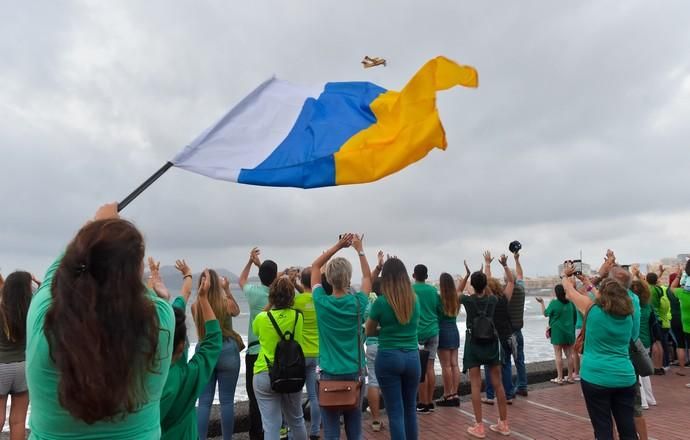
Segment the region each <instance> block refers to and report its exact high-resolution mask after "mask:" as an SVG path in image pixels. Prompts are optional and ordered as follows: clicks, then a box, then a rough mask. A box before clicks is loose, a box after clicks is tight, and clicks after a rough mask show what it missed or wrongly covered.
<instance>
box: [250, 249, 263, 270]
mask: <svg viewBox="0 0 690 440" xmlns="http://www.w3.org/2000/svg"><path fill="white" fill-rule="evenodd" d="M260 255H261V250H259V248H258V247H255V248H252V250H251V252H250V253H249V259H250V260H251V262H252V263H254V265H255V266H257V267H258V266H261V260H260V259H259V256H260Z"/></svg>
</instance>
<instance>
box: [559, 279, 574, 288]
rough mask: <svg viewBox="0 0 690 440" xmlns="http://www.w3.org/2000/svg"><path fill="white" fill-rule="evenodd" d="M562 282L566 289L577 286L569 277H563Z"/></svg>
mask: <svg viewBox="0 0 690 440" xmlns="http://www.w3.org/2000/svg"><path fill="white" fill-rule="evenodd" d="M561 284H562V285H563V287H564V288H566V289H567V288H568V287H572V288H573V289H574V288H575V282H574V281H573V280H572V279H571V278H569V277H563V279H561Z"/></svg>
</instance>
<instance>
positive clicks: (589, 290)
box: [587, 284, 594, 292]
mask: <svg viewBox="0 0 690 440" xmlns="http://www.w3.org/2000/svg"><path fill="white" fill-rule="evenodd" d="M592 289H594V286H593V285H591V284H590V285H589V286H587V292H591V291H592Z"/></svg>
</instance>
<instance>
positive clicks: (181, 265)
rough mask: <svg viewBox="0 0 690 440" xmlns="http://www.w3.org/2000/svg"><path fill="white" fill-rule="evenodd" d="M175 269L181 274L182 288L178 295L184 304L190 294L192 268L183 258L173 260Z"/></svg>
mask: <svg viewBox="0 0 690 440" xmlns="http://www.w3.org/2000/svg"><path fill="white" fill-rule="evenodd" d="M175 269H177V270H179V271H180V273H181V274H182V290H181V291H180V295H181V296H182V298H184V302H185V304H187V303H188V302H189V297H190V296H191V295H192V269H190V268H189V266H188V265H187V262H186V261H185V260H175Z"/></svg>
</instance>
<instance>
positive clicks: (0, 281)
mask: <svg viewBox="0 0 690 440" xmlns="http://www.w3.org/2000/svg"><path fill="white" fill-rule="evenodd" d="M31 281H32V282H34V283H35V284H36V286H40V285H41V280H39V279H38V278H36V275H34V274H31ZM0 287H2V275H0Z"/></svg>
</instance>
